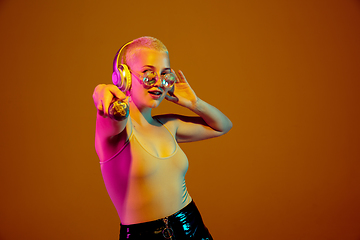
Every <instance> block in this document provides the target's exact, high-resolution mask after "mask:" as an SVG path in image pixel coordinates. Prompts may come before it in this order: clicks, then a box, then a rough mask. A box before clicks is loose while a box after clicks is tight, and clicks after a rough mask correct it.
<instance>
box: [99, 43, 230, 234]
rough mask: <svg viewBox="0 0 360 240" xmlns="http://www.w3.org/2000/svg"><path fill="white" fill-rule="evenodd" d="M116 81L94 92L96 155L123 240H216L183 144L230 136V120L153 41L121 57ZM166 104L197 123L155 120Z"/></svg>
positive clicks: (167, 116)
mask: <svg viewBox="0 0 360 240" xmlns="http://www.w3.org/2000/svg"><path fill="white" fill-rule="evenodd" d="M113 82H114V83H115V84H116V85H113V84H108V85H105V84H100V85H98V86H97V87H96V88H95V90H94V94H93V99H94V103H95V106H96V108H97V110H98V113H97V120H96V135H95V148H96V151H97V154H98V156H99V159H100V164H101V171H102V175H103V178H104V182H105V185H106V188H107V191H108V193H109V196H110V198H111V200H112V201H113V203H114V205H115V208H116V210H117V212H118V214H119V217H120V221H121V227H120V239H122V240H123V239H151V240H155V239H173V240H174V239H177V240H179V239H212V237H211V235H210V233H209V231H208V230H207V228H206V227H205V225H204V224H203V221H202V219H201V215H200V213H199V211H198V209H197V207H196V205H195V203H194V202H193V200H192V198H191V197H190V195H189V193H188V191H187V188H186V184H185V174H186V171H187V168H188V159H187V157H186V155H185V154H184V152H183V151H182V150H181V148H180V147H179V145H178V143H179V142H180V143H181V142H192V141H199V140H203V139H208V138H212V137H217V136H220V135H222V134H225V133H226V132H228V131H229V130H230V129H231V127H232V123H231V121H230V120H229V119H228V118H227V117H226V116H225V115H224V114H223V113H221V112H220V111H219V110H218V109H216V108H215V107H213V106H211V105H210V104H208V103H206V102H204V101H203V100H202V99H200V98H199V97H198V96H197V95H196V94H195V92H194V91H193V90H192V89H191V87H190V85H189V84H188V82H187V81H186V79H185V76H184V74H183V73H182V72H181V71H178V73H177V74H176V73H175V72H174V70H172V69H171V67H170V60H169V55H168V51H167V49H166V47H165V46H164V44H163V43H161V42H160V41H159V40H157V39H155V38H152V37H141V38H138V39H135V40H133V41H131V42H129V43H127V44H125V45H124V46H123V47H122V48H121V49H120V50H119V52H118V54H117V55H116V57H115V60H114V74H113ZM124 86H125V87H124ZM119 87H120V88H121V89H122V91H121V90H119ZM163 99H166V100H168V101H171V102H174V103H176V104H179V105H180V106H183V107H186V108H188V109H190V110H191V111H193V112H194V113H196V114H197V116H196V117H187V116H181V115H176V114H165V115H158V116H152V114H151V110H152V109H153V108H156V107H157V106H159V104H160V103H161V101H162V100H163ZM114 100H116V101H119V100H120V101H123V102H126V103H127V104H128V106H129V110H130V114H129V116H128V117H126V118H125V119H122V120H114V119H113V118H110V117H109V112H108V108H109V106H110V104H111V103H112V102H113V101H114Z"/></svg>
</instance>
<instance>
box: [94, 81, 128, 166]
mask: <svg viewBox="0 0 360 240" xmlns="http://www.w3.org/2000/svg"><path fill="white" fill-rule="evenodd" d="M93 99H94V104H95V106H96V108H97V116H96V130H95V149H96V152H97V153H98V156H99V158H100V160H103V159H105V158H106V157H108V156H106V155H107V154H112V149H111V148H112V147H113V148H114V149H115V148H116V145H117V144H119V140H120V142H121V136H119V135H120V133H121V132H123V130H124V129H125V126H126V123H127V118H126V119H124V120H123V121H115V120H113V119H111V118H109V117H108V109H109V105H110V104H111V102H112V101H113V100H115V99H120V100H124V99H126V95H125V94H124V93H123V92H121V91H120V90H119V89H118V88H117V87H116V86H115V85H113V84H107V85H105V84H99V85H98V86H96V88H95V90H94V93H93ZM119 137H120V139H119Z"/></svg>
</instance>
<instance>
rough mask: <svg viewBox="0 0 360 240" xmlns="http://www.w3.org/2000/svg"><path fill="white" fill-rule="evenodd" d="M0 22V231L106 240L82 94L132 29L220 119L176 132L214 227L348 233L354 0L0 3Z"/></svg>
mask: <svg viewBox="0 0 360 240" xmlns="http://www.w3.org/2000/svg"><path fill="white" fill-rule="evenodd" d="M0 34H1V38H0V51H1V52H0V55H1V57H0V79H1V94H0V102H1V129H0V130H1V138H0V141H1V142H0V144H1V145H0V146H1V151H0V159H1V167H0V194H1V197H0V239H1V240H20V239H30V240H48V239H53V240H56V239H59V240H60V239H61V240H63V239H67V240H72V239H87V240H103V239H109V240H110V239H117V238H118V231H119V219H118V217H117V214H116V211H115V208H114V207H113V205H112V203H111V201H110V199H109V197H108V195H107V193H106V190H105V187H104V184H103V181H102V177H101V174H100V169H99V164H98V159H97V156H96V153H95V150H94V124H95V114H96V110H95V107H94V106H93V102H92V91H93V89H94V87H95V86H96V84H98V83H110V82H111V73H112V60H113V57H114V55H115V53H116V51H117V50H118V48H119V47H120V46H121V45H122V44H124V43H125V42H127V41H129V40H132V39H134V38H137V37H140V36H144V35H151V36H154V37H157V38H159V39H160V40H162V41H163V42H164V43H165V44H166V45H167V47H168V49H169V51H170V58H171V62H172V67H173V68H175V69H182V70H183V72H184V73H185V75H186V77H187V79H188V80H189V82H190V84H191V86H192V87H193V89H194V90H195V91H196V93H197V94H198V96H199V97H201V98H202V99H204V100H206V101H208V102H209V103H211V104H213V105H215V106H217V107H218V108H220V109H221V110H222V111H223V112H224V113H225V114H227V115H228V116H229V117H230V119H231V120H232V121H233V123H234V127H233V129H232V130H231V131H230V132H229V133H228V134H226V135H225V136H223V137H221V138H217V139H211V140H206V141H203V142H196V143H191V144H184V145H182V147H183V149H184V150H185V152H186V153H187V155H188V157H189V160H190V169H189V172H188V175H187V183H188V188H189V191H190V193H191V195H192V197H193V198H194V199H195V201H196V203H197V205H198V207H199V209H200V211H201V213H202V215H203V218H204V220H205V222H206V225H207V226H208V227H209V229H210V230H211V232H212V234H213V236H214V238H215V239H217V240H222V239H223V240H225V239H242V240H260V239H267V240H269V239H274V240H275V239H276V240H288V239H296V240H297V239H298V240H343V239H346V240H359V239H360V174H359V172H360V161H359V160H360V148H359V145H360V128H359V122H360V116H359V115H360V111H359V110H360V109H359V106H360V104H359V103H360V94H359V90H360V83H359V78H360V44H359V43H360V2H359V1H356V0H342V1H333V0H317V1H313V0H305V1H304V0H302V1H300V0H295V1H287V0H275V1H265V0H262V1H238V0H233V1H215V0H208V1H200V0H199V1H194V0H183V1H177V2H175V1H160V0H154V1H143V0H139V1H131V0H129V1H115V0H113V1H111V0H104V1H85V0H83V1H80V0H73V1H60V0H53V1H46V0H34V1H26V0H18V1H10V0H2V1H0ZM160 112H161V113H162V112H178V113H183V114H190V112H188V111H187V110H184V109H181V108H179V107H177V106H173V105H172V104H170V103H167V102H166V103H164V104H163V106H160V108H159V109H157V110H156V113H160Z"/></svg>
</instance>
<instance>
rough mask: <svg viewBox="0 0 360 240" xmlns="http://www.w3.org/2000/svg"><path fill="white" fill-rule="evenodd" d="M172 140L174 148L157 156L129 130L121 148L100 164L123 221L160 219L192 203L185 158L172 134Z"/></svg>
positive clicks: (133, 222)
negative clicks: (128, 135)
mask: <svg viewBox="0 0 360 240" xmlns="http://www.w3.org/2000/svg"><path fill="white" fill-rule="evenodd" d="M129 125H131V124H128V126H129ZM163 126H164V127H165V128H166V126H165V125H163ZM166 129H167V128H166ZM167 130H168V129H167ZM168 131H169V130H168ZM169 134H171V132H170V131H169ZM171 135H172V134H171ZM172 139H173V140H174V142H175V145H176V148H175V151H174V152H173V153H172V154H171V155H170V156H168V157H156V156H154V155H152V154H150V153H149V152H148V151H147V150H146V149H145V148H144V147H143V146H142V145H141V144H140V143H139V141H138V140H137V139H136V136H135V133H134V131H133V129H131V134H130V137H129V140H128V141H127V142H126V143H125V145H124V146H123V147H122V148H121V149H120V151H119V152H118V153H117V154H115V155H114V156H113V157H112V158H110V159H109V160H107V161H103V162H101V163H100V166H101V172H102V175H103V179H104V183H105V186H106V189H107V191H108V193H109V196H110V198H111V200H112V202H113V204H114V205H115V208H116V210H117V212H118V215H119V218H120V221H121V223H122V224H124V225H129V224H135V223H141V222H147V221H152V220H156V219H159V218H163V217H166V216H169V215H171V214H173V213H175V212H177V211H179V210H180V209H182V208H183V207H185V206H186V205H187V204H189V203H190V202H191V197H190V195H189V193H188V191H187V188H186V184H185V174H186V172H187V169H188V166H189V163H188V159H187V157H186V155H185V153H184V152H183V151H182V149H181V148H180V147H179V145H178V144H177V142H176V140H175V138H174V136H173V135H172Z"/></svg>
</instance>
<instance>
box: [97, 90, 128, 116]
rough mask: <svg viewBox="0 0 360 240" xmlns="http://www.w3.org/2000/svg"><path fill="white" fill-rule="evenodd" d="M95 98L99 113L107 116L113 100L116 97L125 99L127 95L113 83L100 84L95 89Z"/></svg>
mask: <svg viewBox="0 0 360 240" xmlns="http://www.w3.org/2000/svg"><path fill="white" fill-rule="evenodd" d="M93 99H94V104H95V107H96V108H97V110H98V113H99V114H100V115H101V116H103V117H107V116H108V115H109V113H108V109H109V106H110V104H111V102H112V101H113V100H114V99H119V100H124V99H126V95H125V93H123V92H121V91H120V90H119V88H118V87H117V86H115V85H113V84H99V85H97V86H96V87H95V89H94V93H93Z"/></svg>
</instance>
